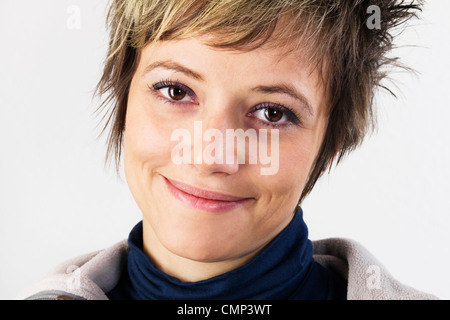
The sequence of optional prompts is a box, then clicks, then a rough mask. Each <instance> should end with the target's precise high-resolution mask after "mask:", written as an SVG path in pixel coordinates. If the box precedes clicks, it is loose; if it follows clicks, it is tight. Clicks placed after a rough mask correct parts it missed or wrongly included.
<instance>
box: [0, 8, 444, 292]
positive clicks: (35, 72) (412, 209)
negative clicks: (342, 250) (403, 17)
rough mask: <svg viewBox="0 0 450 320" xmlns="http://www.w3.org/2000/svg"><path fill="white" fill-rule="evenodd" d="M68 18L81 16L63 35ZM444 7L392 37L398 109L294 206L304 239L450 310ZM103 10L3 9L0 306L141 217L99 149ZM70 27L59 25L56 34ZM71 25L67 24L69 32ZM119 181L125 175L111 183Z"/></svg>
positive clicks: (389, 108) (389, 105)
mask: <svg viewBox="0 0 450 320" xmlns="http://www.w3.org/2000/svg"><path fill="white" fill-rule="evenodd" d="M71 5H75V6H77V8H79V10H80V20H79V22H80V24H79V27H80V28H79V29H77V28H76V29H71V28H70V27H71V26H72V27H73V26H74V25H73V24H72V25H71V24H70V22H71V20H70V18H71V14H72V12H68V8H70V6H71ZM449 12H450V2H449V1H444V0H430V1H428V4H427V6H426V7H425V11H424V13H423V15H422V21H420V22H416V23H414V28H413V29H410V30H409V31H407V32H406V33H404V34H403V35H402V37H401V38H399V42H398V43H399V44H409V45H414V46H416V47H406V48H403V49H401V50H398V51H397V53H398V54H399V55H401V57H402V59H403V61H404V62H405V63H407V64H408V65H410V66H412V67H414V68H415V69H416V70H417V71H418V72H419V74H418V75H416V76H414V75H412V74H410V73H396V74H394V75H393V77H394V79H396V80H397V82H396V83H397V85H398V89H396V92H397V93H399V96H398V99H394V98H392V97H391V96H389V95H387V94H379V95H378V98H377V110H378V111H377V112H378V130H377V131H376V132H375V133H374V134H372V135H371V136H369V137H368V139H367V140H366V141H365V143H364V144H363V146H362V147H361V148H359V149H358V150H357V151H355V152H354V153H353V154H351V155H350V156H349V157H348V158H346V159H345V160H344V162H343V163H342V164H340V165H339V166H338V167H337V168H334V169H333V170H332V171H331V173H330V174H328V175H325V176H324V177H323V178H322V180H321V181H320V182H319V183H318V184H317V186H316V188H315V190H314V191H313V193H312V194H311V195H310V197H308V198H307V199H306V200H305V202H304V205H303V209H304V214H305V220H306V222H307V224H308V226H309V229H310V238H311V239H313V240H314V239H320V238H326V237H347V238H352V239H355V240H357V241H359V242H360V243H362V244H363V245H364V246H366V247H367V248H368V249H369V250H370V251H371V252H372V253H373V254H374V255H375V256H376V257H377V258H378V259H379V260H380V261H381V262H382V263H383V264H384V265H385V266H386V267H387V268H388V269H389V270H390V272H391V273H392V274H393V275H394V276H395V277H396V278H398V279H399V280H400V281H402V282H404V283H406V284H409V285H411V286H413V287H416V288H418V289H421V290H423V291H426V292H430V293H434V294H436V295H438V296H439V297H440V298H443V299H449V298H450V290H449V289H450V249H449V245H450V232H449V230H450V216H449V214H450V201H449V198H450V194H449V190H450V188H449V186H450V183H449V180H450V169H449V164H450V150H449V146H450V129H449V127H448V122H449V119H450V98H449V91H450V79H449V72H450V19H449V18H448V15H449ZM105 13H106V1H105V0H95V1H93V0H83V1H81V0H79V1H77V0H72V1H65V0H41V1H31V0H28V1H12V0H2V1H1V3H0V41H1V43H0V152H1V155H0V259H1V260H0V299H13V298H14V297H16V295H17V294H18V293H19V292H20V290H22V289H23V288H24V287H26V286H27V285H29V284H30V283H32V282H33V281H35V280H37V279H38V278H39V277H40V276H41V275H42V274H43V273H45V272H46V271H47V270H49V269H50V268H51V267H53V266H54V265H56V264H58V263H59V262H61V261H63V260H65V259H67V258H70V257H73V256H76V255H79V254H83V253H86V252H90V251H93V250H97V249H101V248H104V247H107V246H109V245H111V244H113V243H115V242H117V241H119V240H121V239H124V238H126V237H127V236H128V233H129V231H130V230H131V228H132V227H133V226H134V225H135V224H136V223H137V222H138V221H139V220H140V219H141V214H140V212H139V210H138V208H137V206H136V205H135V203H134V200H133V199H132V197H131V194H130V192H129V191H128V188H127V185H126V182H125V181H124V178H123V179H122V180H120V179H118V178H117V177H116V175H115V172H114V169H113V168H112V167H111V168H109V169H108V168H105V167H104V153H105V146H104V138H101V139H97V135H98V133H99V132H100V131H99V128H98V127H96V125H97V123H98V122H99V119H96V118H95V117H94V115H93V112H94V110H95V107H96V105H97V103H98V101H96V100H95V99H92V91H93V88H94V87H95V84H96V82H97V80H98V79H99V77H100V74H101V69H102V61H103V58H104V56H105V52H106V44H107V41H108V37H107V34H106V31H105V26H104V16H105ZM68 22H69V25H68V24H67V23H68ZM75 26H76V25H75ZM122 177H123V175H122Z"/></svg>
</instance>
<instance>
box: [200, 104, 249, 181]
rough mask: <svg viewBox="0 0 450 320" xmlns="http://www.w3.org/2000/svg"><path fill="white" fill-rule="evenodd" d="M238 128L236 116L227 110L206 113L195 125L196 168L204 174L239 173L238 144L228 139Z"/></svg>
mask: <svg viewBox="0 0 450 320" xmlns="http://www.w3.org/2000/svg"><path fill="white" fill-rule="evenodd" d="M236 126H237V120H236V119H235V115H234V114H233V113H232V112H230V111H228V112H226V110H222V111H220V110H219V111H218V110H212V111H208V112H205V114H204V116H203V117H202V118H201V120H198V121H195V123H194V146H193V147H194V150H193V154H194V166H195V168H196V169H197V170H198V171H200V172H201V173H203V174H222V175H231V174H235V173H237V172H238V171H239V168H240V164H239V161H238V159H237V152H236V144H235V143H230V142H231V140H230V139H227V132H228V134H229V133H230V131H234V129H235V128H236Z"/></svg>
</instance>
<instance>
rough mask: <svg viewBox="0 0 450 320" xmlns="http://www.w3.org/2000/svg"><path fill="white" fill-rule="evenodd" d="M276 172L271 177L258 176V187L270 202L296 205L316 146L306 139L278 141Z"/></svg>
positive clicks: (315, 151) (314, 154)
mask: <svg viewBox="0 0 450 320" xmlns="http://www.w3.org/2000/svg"><path fill="white" fill-rule="evenodd" d="M278 154H279V157H278V160H279V161H278V163H279V167H278V172H277V173H276V174H274V175H271V176H269V175H268V176H264V175H260V177H259V185H260V186H262V185H264V189H265V190H266V191H267V192H268V193H270V194H271V198H272V201H273V200H274V198H275V197H276V198H277V199H278V201H288V202H289V203H295V204H296V203H297V201H298V200H299V198H300V195H301V193H302V191H303V188H304V186H305V184H306V181H307V179H308V176H309V173H310V170H311V167H312V165H313V163H314V159H315V156H316V154H317V146H316V144H315V143H311V141H309V140H308V139H292V140H290V141H280V144H279V148H278Z"/></svg>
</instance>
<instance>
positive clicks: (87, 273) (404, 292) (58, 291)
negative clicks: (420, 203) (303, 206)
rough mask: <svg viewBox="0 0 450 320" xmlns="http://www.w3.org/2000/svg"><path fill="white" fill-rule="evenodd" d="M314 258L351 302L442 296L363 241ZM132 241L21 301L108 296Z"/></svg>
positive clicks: (328, 248)
mask: <svg viewBox="0 0 450 320" xmlns="http://www.w3.org/2000/svg"><path fill="white" fill-rule="evenodd" d="M313 247H314V259H315V260H316V261H317V262H319V263H320V264H322V265H323V266H324V267H326V268H329V269H332V270H333V271H335V272H337V273H338V274H339V275H340V276H342V277H343V278H344V279H346V280H347V282H348V287H347V299H348V300H413V299H416V300H429V299H437V297H435V296H434V295H431V294H427V293H424V292H421V291H418V290H416V289H413V288H411V287H409V286H406V285H404V284H402V283H400V282H399V281H397V280H396V279H394V278H393V277H392V276H391V274H390V273H389V272H388V271H387V270H386V268H385V267H384V266H383V265H382V264H381V263H380V262H379V261H378V260H377V259H376V258H375V257H374V256H373V255H371V254H370V253H369V252H368V251H367V250H366V249H365V248H364V247H363V246H362V245H360V244H359V243H357V242H355V241H353V240H348V239H341V238H333V239H325V240H319V241H313ZM127 252H128V244H127V240H123V241H121V242H119V243H117V244H115V245H113V246H111V247H109V248H107V249H104V250H101V251H97V252H93V253H90V254H86V255H83V256H80V257H76V258H73V259H71V260H68V261H66V262H64V263H62V264H60V265H59V266H58V267H56V268H55V269H53V270H51V271H50V272H49V273H48V274H47V275H46V276H45V277H43V278H42V279H41V280H39V281H38V282H37V283H35V284H33V285H32V286H30V287H29V288H27V289H25V290H24V291H23V292H21V293H20V295H19V296H18V299H21V300H22V299H32V300H35V299H36V300H41V299H49V300H53V299H70V298H73V299H88V300H105V299H108V297H107V296H106V294H105V293H107V292H109V291H110V290H111V289H113V288H114V287H115V285H116V284H117V282H118V281H119V277H120V274H121V270H122V268H123V266H124V265H125V264H126V259H127Z"/></svg>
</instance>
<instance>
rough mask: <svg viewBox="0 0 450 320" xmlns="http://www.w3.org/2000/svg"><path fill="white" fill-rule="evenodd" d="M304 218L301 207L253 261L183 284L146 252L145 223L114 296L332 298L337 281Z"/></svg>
mask: <svg viewBox="0 0 450 320" xmlns="http://www.w3.org/2000/svg"><path fill="white" fill-rule="evenodd" d="M302 216H303V212H302V210H301V209H300V208H299V209H298V210H297V211H296V213H295V215H294V217H293V219H292V221H291V222H290V223H289V225H288V226H287V227H286V228H285V229H284V230H282V231H281V232H280V233H279V234H278V235H277V236H276V237H275V238H274V239H273V240H272V241H271V242H270V243H269V244H268V245H267V246H266V247H265V248H264V249H263V250H262V251H261V252H260V253H259V254H258V255H257V256H256V257H254V258H253V259H252V260H251V261H250V262H248V263H247V264H245V265H243V266H241V267H239V268H237V269H234V270H232V271H229V272H227V273H224V274H221V275H218V276H216V277H213V278H210V279H206V280H202V281H198V282H182V281H180V280H179V279H177V278H175V277H172V276H169V275H167V274H165V273H164V272H162V271H161V270H159V269H158V268H156V267H155V265H154V264H153V262H152V261H151V260H150V259H149V258H148V257H147V256H146V255H145V253H144V252H143V250H142V248H143V243H142V241H143V240H142V239H143V237H142V221H141V222H139V223H138V224H137V225H136V226H135V227H134V228H133V230H132V231H131V233H130V235H129V238H128V243H129V247H130V251H129V255H128V263H127V268H126V270H125V272H124V275H123V276H122V278H121V280H120V282H119V284H118V286H117V287H116V288H115V289H114V290H113V291H112V292H111V293H109V294H108V295H109V297H110V298H112V299H117V298H121V299H148V300H172V299H179V300H201V299H233V300H234V299H305V298H306V299H308V298H310V299H327V297H328V296H329V295H330V292H329V291H330V280H331V279H330V276H329V274H328V273H327V272H326V270H325V269H323V268H322V267H320V266H319V265H318V264H316V263H314V260H313V257H312V254H313V249H312V243H311V241H310V240H308V229H307V227H306V224H305V223H304V221H303V217H302ZM317 286H319V288H320V287H321V286H322V287H323V290H318V289H317V288H318V287H317ZM311 295H313V296H311Z"/></svg>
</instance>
